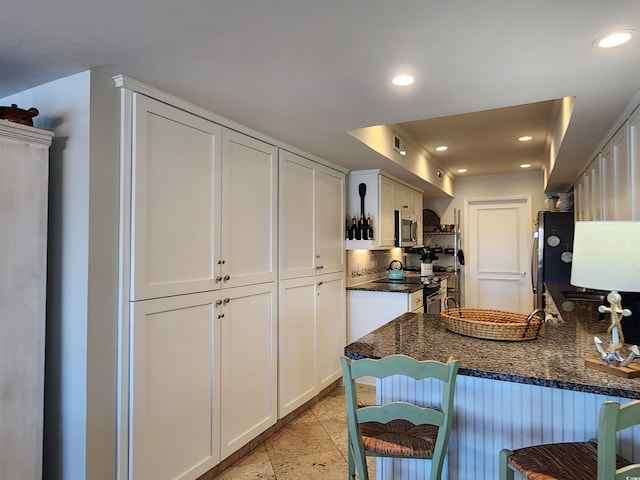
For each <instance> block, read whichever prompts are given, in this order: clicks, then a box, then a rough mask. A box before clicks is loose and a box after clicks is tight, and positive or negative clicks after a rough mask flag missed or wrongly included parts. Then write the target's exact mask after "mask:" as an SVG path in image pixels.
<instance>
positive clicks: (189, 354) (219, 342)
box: [123, 92, 277, 480]
mask: <svg viewBox="0 0 640 480" xmlns="http://www.w3.org/2000/svg"><path fill="white" fill-rule="evenodd" d="M123 95H125V98H126V99H127V100H128V101H130V106H131V108H130V111H131V124H130V128H126V129H125V133H124V142H123V143H125V144H127V143H128V142H130V151H131V155H130V172H131V181H130V183H131V189H130V192H129V195H127V194H126V193H125V197H128V198H125V202H124V203H125V204H127V203H128V204H129V205H130V209H129V211H130V218H129V220H128V221H125V223H127V224H128V225H130V228H127V227H126V226H124V228H123V230H124V231H127V230H128V235H125V236H124V243H125V244H127V243H128V244H129V245H130V251H129V255H125V256H126V257H128V258H129V267H130V272H131V275H130V285H129V300H130V312H129V319H128V331H129V336H128V341H129V342H130V344H129V349H130V355H129V358H128V361H129V365H128V368H126V371H127V372H128V376H129V378H128V384H129V415H128V418H129V426H128V427H129V428H128V439H127V441H128V449H129V458H130V461H129V470H130V475H131V478H133V479H135V480H147V479H149V480H151V479H154V480H157V479H193V478H196V477H197V476H199V475H201V474H203V473H205V472H206V471H207V470H209V469H210V468H212V467H213V466H215V465H216V464H217V463H219V461H220V460H222V459H224V458H225V457H227V456H228V455H230V454H231V453H233V452H234V451H236V450H237V449H238V448H240V447H241V446H243V445H245V444H246V443H248V442H249V441H250V440H251V439H253V438H254V437H256V436H257V435H258V434H260V433H262V432H263V431H265V430H266V429H267V428H268V427H270V426H271V425H273V424H275V422H276V420H277V403H276V400H277V397H276V393H277V392H276V388H277V355H276V354H277V338H276V335H277V323H276V322H277V297H276V293H277V288H276V266H277V265H276V261H275V258H276V247H277V245H276V238H277V237H276V225H277V223H276V220H277V148H276V147H274V146H273V145H270V144H267V143H265V142H262V141H259V140H256V139H255V138H251V137H249V136H247V135H243V134H241V133H238V132H236V131H233V130H230V129H228V128H225V127H222V126H220V125H217V124H215V123H213V122H211V121H209V120H206V119H204V118H201V117H199V116H197V115H194V114H191V113H188V112H186V111H184V110H181V109H178V108H175V107H173V106H170V105H167V104H165V103H162V102H160V101H157V100H154V99H152V98H149V97H146V96H144V95H142V94H140V93H128V92H125V93H124V94H123ZM125 151H126V149H125ZM126 156H127V155H126V154H125V158H126ZM126 170H127V169H126V168H125V171H126ZM125 183H126V182H125ZM124 210H125V211H126V210H127V209H126V208H125V209H124Z"/></svg>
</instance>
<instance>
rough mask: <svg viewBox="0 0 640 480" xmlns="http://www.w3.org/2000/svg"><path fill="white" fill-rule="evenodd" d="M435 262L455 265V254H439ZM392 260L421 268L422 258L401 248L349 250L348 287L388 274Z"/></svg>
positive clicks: (441, 264) (442, 264) (406, 265)
mask: <svg viewBox="0 0 640 480" xmlns="http://www.w3.org/2000/svg"><path fill="white" fill-rule="evenodd" d="M439 256H440V258H439V259H438V260H437V261H434V262H433V264H434V266H435V265H440V266H443V267H447V266H453V265H454V263H453V255H442V254H439ZM392 260H400V261H401V262H402V264H403V265H404V267H405V268H406V267H411V268H413V269H417V270H418V271H419V269H420V259H419V257H418V255H417V254H415V253H405V252H404V251H403V250H402V249H401V248H392V249H389V250H347V287H351V286H353V285H358V284H360V283H366V282H370V281H372V280H377V279H379V278H383V277H385V276H386V275H387V270H388V269H389V264H390V263H391V261H392Z"/></svg>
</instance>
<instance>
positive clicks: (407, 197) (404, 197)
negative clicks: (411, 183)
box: [393, 184, 415, 213]
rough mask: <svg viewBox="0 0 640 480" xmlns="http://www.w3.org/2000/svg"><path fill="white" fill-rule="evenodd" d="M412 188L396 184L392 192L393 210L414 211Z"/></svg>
mask: <svg viewBox="0 0 640 480" xmlns="http://www.w3.org/2000/svg"><path fill="white" fill-rule="evenodd" d="M413 200H414V199H413V190H412V189H410V188H407V187H405V186H404V185H400V184H396V185H395V190H394V192H393V207H394V210H399V211H401V212H408V213H414V212H415V208H414V202H413Z"/></svg>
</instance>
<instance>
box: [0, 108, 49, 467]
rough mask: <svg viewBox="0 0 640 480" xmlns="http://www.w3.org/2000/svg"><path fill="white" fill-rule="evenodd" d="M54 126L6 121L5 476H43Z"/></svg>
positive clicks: (1, 170) (1, 186) (0, 392)
mask: <svg viewBox="0 0 640 480" xmlns="http://www.w3.org/2000/svg"><path fill="white" fill-rule="evenodd" d="M52 136H53V134H52V133H50V132H47V131H44V130H39V129H36V128H33V127H29V126H25V125H21V124H17V123H11V122H9V121H7V120H0V478H2V479H5V478H6V479H10V478H33V479H39V478H42V432H43V405H44V340H45V305H46V302H45V299H46V275H47V268H46V267H47V204H48V199H47V192H48V178H49V153H48V151H49V145H50V144H51V137H52Z"/></svg>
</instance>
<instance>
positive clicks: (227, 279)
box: [223, 275, 231, 282]
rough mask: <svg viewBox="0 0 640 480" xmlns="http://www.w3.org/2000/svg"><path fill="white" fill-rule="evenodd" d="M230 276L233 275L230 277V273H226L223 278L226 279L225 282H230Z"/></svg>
mask: <svg viewBox="0 0 640 480" xmlns="http://www.w3.org/2000/svg"><path fill="white" fill-rule="evenodd" d="M230 278H231V277H230V276H229V275H225V276H224V279H223V280H224V281H225V282H228V281H229V279H230Z"/></svg>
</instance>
